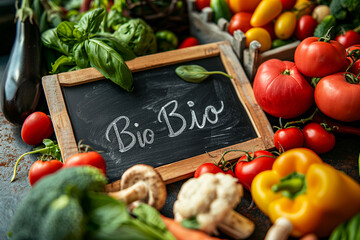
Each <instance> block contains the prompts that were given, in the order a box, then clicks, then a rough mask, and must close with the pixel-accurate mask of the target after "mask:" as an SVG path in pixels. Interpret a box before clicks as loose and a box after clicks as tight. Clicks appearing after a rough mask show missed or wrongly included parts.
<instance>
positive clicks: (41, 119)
mask: <svg viewBox="0 0 360 240" xmlns="http://www.w3.org/2000/svg"><path fill="white" fill-rule="evenodd" d="M53 133H54V129H53V125H52V122H51V119H50V118H49V116H48V115H46V114H45V113H43V112H33V113H32V114H30V115H29V116H28V117H27V118H26V119H25V121H24V123H23V125H22V127H21V138H22V139H23V141H24V142H25V143H26V144H29V145H33V146H35V145H38V144H40V143H41V142H42V141H43V140H44V139H47V138H49V137H50V136H51V135H52V134H53Z"/></svg>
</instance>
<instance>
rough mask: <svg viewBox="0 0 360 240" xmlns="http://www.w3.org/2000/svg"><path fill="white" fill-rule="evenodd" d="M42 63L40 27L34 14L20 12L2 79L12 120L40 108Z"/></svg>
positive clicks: (16, 121)
mask: <svg viewBox="0 0 360 240" xmlns="http://www.w3.org/2000/svg"><path fill="white" fill-rule="evenodd" d="M24 2H25V5H26V2H27V3H28V0H23V6H24ZM23 6H22V8H23ZM19 10H21V9H19ZM19 10H18V11H19ZM42 66H43V65H42V62H41V39H40V31H39V27H38V25H37V24H36V23H35V21H34V20H33V19H32V18H31V15H28V16H26V14H25V15H20V17H18V18H17V20H16V36H15V40H14V43H13V46H12V49H11V52H10V57H9V60H8V63H7V66H6V69H5V72H4V75H3V78H2V81H1V92H0V94H1V110H2V112H3V114H4V116H5V118H6V119H7V120H8V121H9V122H11V123H14V124H17V125H21V124H22V123H23V122H24V120H25V119H26V117H27V116H28V115H30V114H31V113H32V112H34V111H36V109H37V107H38V105H39V104H40V102H41V98H42V97H43V91H42V85H41V77H42V73H43V67H42Z"/></svg>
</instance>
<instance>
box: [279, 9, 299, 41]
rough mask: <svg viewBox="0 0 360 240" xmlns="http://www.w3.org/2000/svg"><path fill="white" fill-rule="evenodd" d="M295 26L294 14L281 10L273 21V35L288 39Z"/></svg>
mask: <svg viewBox="0 0 360 240" xmlns="http://www.w3.org/2000/svg"><path fill="white" fill-rule="evenodd" d="M295 27H296V14H295V13H293V12H283V13H282V14H281V15H280V16H279V17H278V18H277V19H276V22H275V35H276V37H278V38H280V39H289V38H290V37H291V36H292V35H293V33H294V31H295Z"/></svg>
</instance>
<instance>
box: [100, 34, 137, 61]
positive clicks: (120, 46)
mask: <svg viewBox="0 0 360 240" xmlns="http://www.w3.org/2000/svg"><path fill="white" fill-rule="evenodd" d="M93 39H97V40H99V41H102V42H104V43H106V44H107V45H109V46H110V47H112V48H113V49H114V50H115V51H117V52H118V53H119V54H120V55H121V56H122V57H123V58H124V60H125V61H128V60H131V59H134V58H136V55H135V53H134V52H133V51H132V50H131V48H129V47H128V46H127V45H125V44H124V43H123V42H122V41H121V40H120V39H118V38H116V37H115V36H113V35H112V34H111V33H98V34H96V35H95V36H94V37H93Z"/></svg>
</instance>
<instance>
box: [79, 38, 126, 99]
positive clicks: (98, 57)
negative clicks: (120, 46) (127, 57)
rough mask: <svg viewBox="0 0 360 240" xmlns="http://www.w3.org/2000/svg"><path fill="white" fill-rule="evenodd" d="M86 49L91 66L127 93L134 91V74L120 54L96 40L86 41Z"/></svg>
mask: <svg viewBox="0 0 360 240" xmlns="http://www.w3.org/2000/svg"><path fill="white" fill-rule="evenodd" d="M85 49H86V53H87V54H88V56H89V60H90V64H91V66H93V67H95V68H96V69H98V70H99V71H100V72H101V73H102V74H103V75H104V76H105V77H106V78H109V79H111V80H112V81H113V82H114V83H116V84H117V85H119V86H121V87H122V88H124V89H125V90H126V91H129V92H130V91H132V88H133V76H132V73H131V71H130V69H129V68H128V66H127V65H126V64H125V61H124V60H123V58H122V57H121V55H120V54H119V53H118V52H116V51H115V50H114V49H112V48H111V47H109V46H108V45H106V44H105V43H104V42H102V41H99V40H96V39H89V40H87V41H85Z"/></svg>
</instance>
